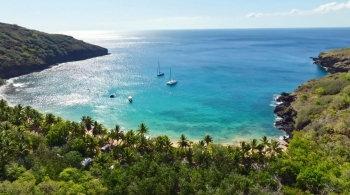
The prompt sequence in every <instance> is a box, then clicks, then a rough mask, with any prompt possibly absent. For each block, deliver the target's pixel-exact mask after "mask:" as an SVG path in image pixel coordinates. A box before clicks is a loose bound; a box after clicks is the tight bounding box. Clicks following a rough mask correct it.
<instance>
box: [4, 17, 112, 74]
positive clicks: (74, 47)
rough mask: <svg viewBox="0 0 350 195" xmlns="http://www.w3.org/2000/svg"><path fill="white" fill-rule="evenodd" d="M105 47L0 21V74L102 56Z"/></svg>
mask: <svg viewBox="0 0 350 195" xmlns="http://www.w3.org/2000/svg"><path fill="white" fill-rule="evenodd" d="M107 53H108V51H107V49H105V48H102V47H99V46H96V45H92V44H88V43H85V42H83V41H80V40H76V39H74V38H73V37H71V36H66V35H57V34H47V33H43V32H40V31H36V30H29V29H26V28H23V27H20V26H18V25H10V24H5V23H0V77H2V78H9V77H13V76H19V75H22V74H25V73H29V72H33V71H36V70H42V69H44V68H47V67H49V65H53V64H55V63H62V62H67V61H75V60H83V59H87V58H91V57H96V56H101V55H106V54H107Z"/></svg>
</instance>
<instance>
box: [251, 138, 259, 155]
mask: <svg viewBox="0 0 350 195" xmlns="http://www.w3.org/2000/svg"><path fill="white" fill-rule="evenodd" d="M250 146H251V147H252V148H251V150H250V151H251V154H252V156H254V154H255V150H256V147H257V146H258V140H257V139H255V138H254V139H252V141H251V142H250Z"/></svg>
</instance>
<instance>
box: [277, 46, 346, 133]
mask: <svg viewBox="0 0 350 195" xmlns="http://www.w3.org/2000/svg"><path fill="white" fill-rule="evenodd" d="M312 59H313V60H314V61H315V64H317V65H319V66H321V67H323V68H325V69H326V70H327V71H329V72H330V73H334V74H330V75H327V76H325V77H323V78H319V79H312V80H309V81H307V82H306V83H304V84H302V85H301V86H299V87H298V88H297V89H296V90H295V91H294V92H292V93H291V94H289V93H282V94H281V95H280V96H279V97H278V98H277V99H276V102H277V103H278V105H277V106H276V107H275V109H274V113H275V114H276V115H277V116H278V117H279V120H277V121H276V123H275V126H276V128H278V129H280V130H283V131H285V132H286V133H287V134H288V135H289V137H292V136H293V133H292V132H293V131H294V130H303V131H316V133H318V134H325V133H334V132H335V131H337V132H338V133H340V134H342V135H345V136H346V137H347V138H350V132H349V131H348V130H347V128H348V126H349V125H350V121H348V118H350V115H349V114H348V113H350V108H349V107H350V73H345V72H348V71H349V70H350V48H345V49H340V50H331V51H327V52H322V53H320V55H319V57H318V58H312Z"/></svg>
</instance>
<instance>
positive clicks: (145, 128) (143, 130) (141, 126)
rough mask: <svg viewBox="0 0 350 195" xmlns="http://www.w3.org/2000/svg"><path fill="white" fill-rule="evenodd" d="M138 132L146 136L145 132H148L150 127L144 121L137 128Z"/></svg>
mask: <svg viewBox="0 0 350 195" xmlns="http://www.w3.org/2000/svg"><path fill="white" fill-rule="evenodd" d="M137 133H138V135H140V136H141V137H144V135H145V134H147V133H148V128H147V126H146V125H145V124H144V123H141V124H140V125H139V128H138V129H137Z"/></svg>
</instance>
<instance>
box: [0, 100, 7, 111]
mask: <svg viewBox="0 0 350 195" xmlns="http://www.w3.org/2000/svg"><path fill="white" fill-rule="evenodd" d="M7 108H8V104H7V102H6V100H4V99H1V100H0V110H5V109H7Z"/></svg>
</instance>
